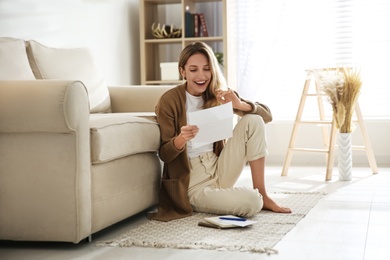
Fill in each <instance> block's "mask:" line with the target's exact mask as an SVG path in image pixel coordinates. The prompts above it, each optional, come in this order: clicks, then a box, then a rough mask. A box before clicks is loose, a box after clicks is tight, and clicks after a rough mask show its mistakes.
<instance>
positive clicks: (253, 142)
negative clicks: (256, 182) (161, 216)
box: [188, 114, 267, 217]
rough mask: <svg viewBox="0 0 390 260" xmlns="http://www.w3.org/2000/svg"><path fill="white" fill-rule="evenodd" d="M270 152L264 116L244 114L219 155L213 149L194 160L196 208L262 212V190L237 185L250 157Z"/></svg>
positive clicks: (191, 187)
mask: <svg viewBox="0 0 390 260" xmlns="http://www.w3.org/2000/svg"><path fill="white" fill-rule="evenodd" d="M266 154H267V143H266V132H265V124H264V121H263V119H262V118H261V117H260V116H258V115H251V114H248V115H245V116H243V117H242V118H241V119H240V120H239V121H238V123H237V125H236V126H235V128H234V130H233V137H231V138H230V139H229V140H228V141H227V143H226V145H225V147H224V149H223V150H222V153H221V154H220V156H219V157H218V156H216V155H215V154H214V153H213V152H209V153H205V154H202V155H200V156H198V157H195V158H193V159H191V160H190V167H191V173H190V185H189V189H188V196H189V200H190V203H191V205H192V207H193V209H194V211H197V212H208V213H215V214H232V215H237V216H243V217H251V216H253V215H254V214H256V213H258V212H259V211H260V210H261V209H262V207H263V199H262V196H261V195H260V193H259V192H258V190H257V189H253V188H249V187H233V186H234V184H235V183H236V181H237V180H238V178H239V176H240V174H241V172H242V170H243V169H244V166H245V164H246V162H247V161H253V160H256V159H259V158H262V157H264V156H265V155H266Z"/></svg>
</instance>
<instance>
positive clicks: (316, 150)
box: [290, 148, 329, 153]
mask: <svg viewBox="0 0 390 260" xmlns="http://www.w3.org/2000/svg"><path fill="white" fill-rule="evenodd" d="M290 150H291V151H296V152H317V153H328V152H329V150H328V149H315V148H290Z"/></svg>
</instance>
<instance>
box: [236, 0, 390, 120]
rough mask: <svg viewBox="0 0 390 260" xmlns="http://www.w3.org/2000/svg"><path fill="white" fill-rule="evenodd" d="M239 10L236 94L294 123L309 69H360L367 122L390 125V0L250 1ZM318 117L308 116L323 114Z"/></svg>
mask: <svg viewBox="0 0 390 260" xmlns="http://www.w3.org/2000/svg"><path fill="white" fill-rule="evenodd" d="M235 5H236V7H237V10H236V12H237V28H238V30H237V57H239V58H238V63H237V85H238V86H237V89H238V91H239V93H240V94H241V95H242V96H243V97H244V98H249V99H255V100H257V101H260V102H264V103H266V104H267V105H269V106H270V107H271V109H272V111H273V115H274V119H275V120H294V119H295V116H296V112H297V109H298V104H299V101H300V96H301V92H302V89H303V84H304V81H305V75H306V73H305V69H310V68H324V67H336V66H357V67H359V68H361V76H362V81H363V86H362V91H361V95H360V97H359V103H360V107H361V109H362V112H363V114H364V116H365V117H366V118H367V117H369V118H387V119H388V118H390V105H389V101H390V1H388V0H326V1H325V0H248V1H237V2H236V3H235ZM325 103H327V102H325ZM307 106H309V103H307ZM306 110H307V109H306ZM313 111H314V112H313V113H312V112H310V111H309V114H308V116H309V117H310V116H313V117H314V116H316V115H317V112H316V110H315V109H313ZM305 112H307V111H305ZM314 113H315V114H314Z"/></svg>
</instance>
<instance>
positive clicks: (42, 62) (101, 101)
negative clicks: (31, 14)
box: [27, 41, 110, 113]
mask: <svg viewBox="0 0 390 260" xmlns="http://www.w3.org/2000/svg"><path fill="white" fill-rule="evenodd" d="M27 54H28V59H29V62H30V65H31V68H32V71H33V73H34V75H35V77H36V78H37V79H64V80H80V81H82V82H83V83H84V85H85V86H86V88H87V90H88V96H89V106H90V112H91V113H104V112H109V111H110V96H109V92H108V88H107V86H106V85H105V82H104V80H103V77H102V76H101V75H100V74H99V71H98V70H97V68H96V66H95V63H94V60H93V57H92V54H91V53H90V51H89V50H88V49H87V48H64V49H59V48H50V47H46V46H44V45H42V44H40V43H38V42H36V41H28V42H27Z"/></svg>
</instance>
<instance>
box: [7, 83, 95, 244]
mask: <svg viewBox="0 0 390 260" xmlns="http://www.w3.org/2000/svg"><path fill="white" fill-rule="evenodd" d="M90 154H91V153H90V134H89V102H88V94H87V91H86V89H85V87H84V85H83V84H82V83H81V82H78V81H56V80H32V81H0V191H1V196H0V239H2V240H24V241H68V242H74V243H77V242H79V241H80V240H81V239H83V238H85V237H87V236H89V235H90V234H91V219H92V216H91V215H92V213H91V212H92V209H91V208H92V205H91V155H90Z"/></svg>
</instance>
